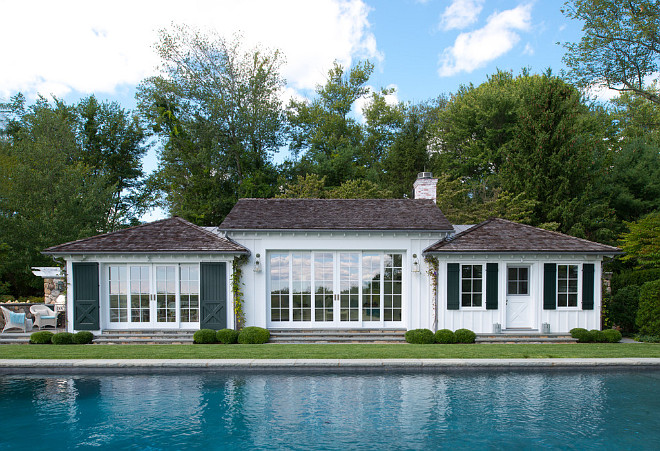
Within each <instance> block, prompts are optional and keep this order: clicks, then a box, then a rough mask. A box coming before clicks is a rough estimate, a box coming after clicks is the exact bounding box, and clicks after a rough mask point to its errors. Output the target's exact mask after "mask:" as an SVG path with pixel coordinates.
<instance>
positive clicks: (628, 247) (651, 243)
mask: <svg viewBox="0 0 660 451" xmlns="http://www.w3.org/2000/svg"><path fill="white" fill-rule="evenodd" d="M626 225H627V226H628V228H629V232H626V233H624V234H623V235H622V237H621V248H622V249H623V251H624V252H625V255H624V256H623V257H622V258H621V259H622V260H623V261H631V262H635V263H636V264H637V267H638V268H660V212H654V213H651V214H649V215H647V216H645V217H644V218H642V219H640V220H639V221H635V222H629V223H626Z"/></svg>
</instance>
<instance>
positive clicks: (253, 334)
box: [238, 326, 270, 345]
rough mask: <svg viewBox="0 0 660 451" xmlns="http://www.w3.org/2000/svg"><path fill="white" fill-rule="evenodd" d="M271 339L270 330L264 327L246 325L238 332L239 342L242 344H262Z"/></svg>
mask: <svg viewBox="0 0 660 451" xmlns="http://www.w3.org/2000/svg"><path fill="white" fill-rule="evenodd" d="M268 340H270V332H269V331H268V329H264V328H263V327H255V326H250V327H244V328H243V329H241V331H240V332H239V333H238V342H239V343H240V344H254V345H260V344H263V343H266V342H267V341H268Z"/></svg>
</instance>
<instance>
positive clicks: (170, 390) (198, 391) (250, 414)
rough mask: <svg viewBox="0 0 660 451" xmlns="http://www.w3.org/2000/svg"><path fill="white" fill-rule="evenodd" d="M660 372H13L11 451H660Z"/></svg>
mask: <svg viewBox="0 0 660 451" xmlns="http://www.w3.org/2000/svg"><path fill="white" fill-rule="evenodd" d="M659 412H660V373H659V372H657V371H653V372H651V371H649V372H615V373H609V374H607V373H606V374H603V373H594V372H584V373H578V372H542V371H539V372H531V373H529V372H527V373H522V372H510V373H502V372H494V373H482V372H480V373H466V374H463V375H460V374H455V373H452V374H428V373H426V374H383V373H380V374H368V373H353V374H350V373H349V374H330V375H323V374H292V373H286V374H264V375H255V374H253V373H249V374H248V373H243V374H234V375H229V374H226V373H219V374H212V373H203V374H186V375H171V374H167V375H130V376H118V375H103V376H100V375H99V376H97V375H90V376H81V377H77V376H73V377H72V376H48V377H36V376H0V424H1V425H2V427H1V430H0V449H8V450H14V449H16V450H18V449H31V450H32V449H34V450H38V449H48V450H53V449H140V450H170V449H206V450H212V449H278V448H287V449H301V450H303V449H305V450H307V449H370V450H375V449H438V448H458V449H502V448H508V449H521V448H525V449H532V448H534V449H536V448H544V449H556V448H563V449H567V448H568V449H603V448H605V449H633V448H634V449H657V445H658V443H660V415H659Z"/></svg>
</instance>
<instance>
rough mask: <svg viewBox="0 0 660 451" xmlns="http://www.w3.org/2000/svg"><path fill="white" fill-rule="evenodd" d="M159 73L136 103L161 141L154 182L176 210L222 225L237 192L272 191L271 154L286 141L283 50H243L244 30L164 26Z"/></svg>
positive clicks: (265, 193)
mask: <svg viewBox="0 0 660 451" xmlns="http://www.w3.org/2000/svg"><path fill="white" fill-rule="evenodd" d="M157 51H158V54H159V56H160V57H161V60H162V63H163V69H162V74H161V75H159V76H156V77H151V78H148V79H146V80H144V81H143V82H142V84H141V85H140V86H139V87H138V94H137V96H138V105H139V110H140V111H141V113H142V115H143V117H144V118H145V120H146V121H147V122H148V123H149V125H150V127H151V129H152V130H153V132H154V133H155V134H157V135H158V136H159V137H160V138H161V139H162V141H163V149H162V150H161V152H160V165H159V169H158V171H157V173H156V175H155V176H154V177H153V178H152V180H151V184H152V185H153V186H155V187H157V188H158V189H160V190H161V191H162V192H164V194H165V202H164V206H165V207H166V208H167V209H168V210H169V211H170V213H172V214H177V215H180V216H183V217H184V218H186V219H188V220H191V221H193V222H195V223H197V224H202V225H210V224H219V223H220V222H222V219H223V218H224V216H225V215H226V214H227V213H228V212H229V210H231V208H232V207H233V205H234V203H235V202H236V200H237V198H238V197H271V196H272V195H274V194H275V189H274V186H275V185H276V181H277V174H276V171H275V169H274V167H273V165H272V162H271V157H272V155H273V153H274V152H276V151H277V150H278V149H279V148H280V146H281V145H282V143H283V139H282V138H283V136H282V120H283V110H282V108H281V101H280V93H281V89H282V88H283V86H284V81H283V80H282V78H281V76H280V74H279V68H280V65H281V63H282V57H281V55H280V53H279V52H278V51H265V50H262V49H260V48H253V49H249V50H244V49H243V45H242V43H241V39H240V36H235V37H234V39H233V40H231V41H229V40H226V39H224V38H222V37H220V36H218V35H216V34H206V35H205V34H203V33H201V32H200V31H198V30H195V29H192V28H189V27H185V26H178V27H174V28H173V29H172V30H171V31H167V30H161V32H160V41H159V43H158V44H157Z"/></svg>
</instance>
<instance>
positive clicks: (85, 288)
mask: <svg viewBox="0 0 660 451" xmlns="http://www.w3.org/2000/svg"><path fill="white" fill-rule="evenodd" d="M73 328H74V329H75V330H99V329H100V328H101V327H100V322H99V264H98V263H73Z"/></svg>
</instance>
